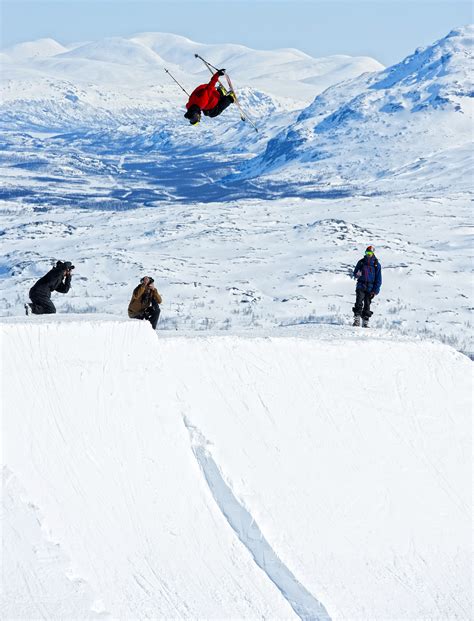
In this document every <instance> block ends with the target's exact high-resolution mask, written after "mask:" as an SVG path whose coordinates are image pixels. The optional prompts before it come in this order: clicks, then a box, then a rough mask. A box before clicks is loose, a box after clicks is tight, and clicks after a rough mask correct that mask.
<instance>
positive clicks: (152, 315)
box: [133, 300, 160, 330]
mask: <svg viewBox="0 0 474 621" xmlns="http://www.w3.org/2000/svg"><path fill="white" fill-rule="evenodd" d="M159 318H160V305H159V304H158V302H157V301H156V300H153V301H152V303H151V306H149V307H148V308H147V309H146V310H145V311H144V312H143V313H140V314H139V315H135V317H133V319H146V320H147V321H149V322H150V323H151V327H152V328H153V330H156V326H157V325H158V319H159Z"/></svg>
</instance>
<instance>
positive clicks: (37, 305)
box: [30, 287, 56, 315]
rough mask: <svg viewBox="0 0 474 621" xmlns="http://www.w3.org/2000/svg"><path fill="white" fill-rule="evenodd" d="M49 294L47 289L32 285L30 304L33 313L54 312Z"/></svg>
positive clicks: (51, 313)
mask: <svg viewBox="0 0 474 621" xmlns="http://www.w3.org/2000/svg"><path fill="white" fill-rule="evenodd" d="M50 295H51V294H50V293H49V291H43V290H41V289H35V288H34V287H33V288H32V289H30V300H31V304H30V306H31V312H32V313H33V314H34V315H53V314H54V313H55V312H56V307H55V306H54V304H53V303H52V302H51V297H50Z"/></svg>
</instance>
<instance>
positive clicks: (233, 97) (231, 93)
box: [227, 91, 235, 103]
mask: <svg viewBox="0 0 474 621" xmlns="http://www.w3.org/2000/svg"><path fill="white" fill-rule="evenodd" d="M227 95H228V96H229V97H232V103H235V93H234V91H229V92H228V93H227Z"/></svg>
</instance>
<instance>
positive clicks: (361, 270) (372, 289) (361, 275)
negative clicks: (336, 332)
mask: <svg viewBox="0 0 474 621" xmlns="http://www.w3.org/2000/svg"><path fill="white" fill-rule="evenodd" d="M353 277H354V278H355V279H357V286H356V303H355V306H354V307H353V309H352V310H353V311H354V323H353V324H352V325H353V326H360V318H361V316H362V326H363V327H364V328H368V327H369V319H370V318H371V316H372V315H373V313H372V311H371V310H370V303H371V302H372V300H373V299H374V297H375V296H376V295H378V294H379V292H380V287H381V286H382V266H381V265H380V263H379V260H378V259H377V257H376V256H375V248H374V247H373V246H367V249H366V251H365V256H364V258H363V259H360V260H359V261H358V262H357V265H356V266H355V268H354V272H353Z"/></svg>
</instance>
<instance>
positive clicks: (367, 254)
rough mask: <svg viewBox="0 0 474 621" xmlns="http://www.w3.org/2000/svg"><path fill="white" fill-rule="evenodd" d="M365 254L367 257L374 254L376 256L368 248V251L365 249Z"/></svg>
mask: <svg viewBox="0 0 474 621" xmlns="http://www.w3.org/2000/svg"><path fill="white" fill-rule="evenodd" d="M365 256H366V257H373V256H374V253H373V252H372V251H371V250H366V251H365Z"/></svg>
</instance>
